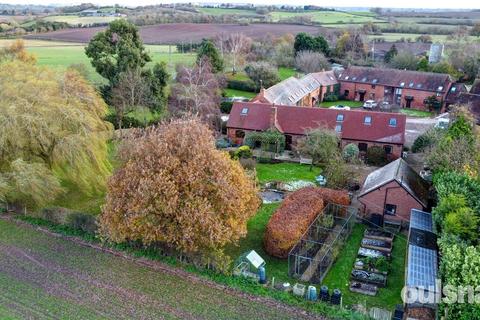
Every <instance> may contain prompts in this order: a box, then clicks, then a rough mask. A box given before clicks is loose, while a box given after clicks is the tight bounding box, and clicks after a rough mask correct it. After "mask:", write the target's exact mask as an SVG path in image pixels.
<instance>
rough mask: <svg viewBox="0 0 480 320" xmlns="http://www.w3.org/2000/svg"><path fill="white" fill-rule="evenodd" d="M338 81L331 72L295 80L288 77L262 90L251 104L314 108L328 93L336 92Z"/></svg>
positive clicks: (313, 74) (309, 75)
mask: <svg viewBox="0 0 480 320" xmlns="http://www.w3.org/2000/svg"><path fill="white" fill-rule="evenodd" d="M337 86H338V81H337V79H336V77H335V74H334V72H333V71H322V72H315V73H310V74H307V75H306V76H304V77H302V78H300V79H297V78H295V77H290V78H288V79H285V80H283V81H282V82H279V83H277V84H276V85H273V86H271V87H270V88H268V89H264V88H262V89H261V90H260V93H259V94H258V95H257V96H256V97H254V98H253V99H252V100H251V101H252V102H259V103H272V104H278V105H285V106H297V107H314V106H315V105H317V103H319V102H322V101H323V99H324V98H325V96H326V95H327V94H329V93H334V92H335V91H338V88H337Z"/></svg>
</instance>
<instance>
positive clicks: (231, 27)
mask: <svg viewBox="0 0 480 320" xmlns="http://www.w3.org/2000/svg"><path fill="white" fill-rule="evenodd" d="M104 29H105V27H97V28H79V29H65V30H59V31H53V32H47V33H41V34H35V35H30V36H26V37H25V38H26V39H44V40H56V41H70V42H83V43H86V42H88V41H90V39H91V38H92V37H93V36H94V35H95V34H96V33H97V32H99V31H102V30H104ZM321 30H322V31H324V32H325V28H321V27H314V26H302V25H288V24H250V25H239V24H214V23H169V24H158V25H152V26H144V27H140V35H141V37H142V39H143V41H144V42H145V43H146V44H178V43H188V42H190V41H191V42H194V43H197V42H200V41H202V39H204V38H213V37H215V36H216V35H219V34H221V33H243V34H245V35H247V36H249V37H252V38H255V39H258V38H262V37H264V36H266V35H267V34H269V33H270V34H272V35H275V36H282V35H284V34H285V33H291V34H297V33H300V32H307V33H312V34H317V33H319V32H320V31H321Z"/></svg>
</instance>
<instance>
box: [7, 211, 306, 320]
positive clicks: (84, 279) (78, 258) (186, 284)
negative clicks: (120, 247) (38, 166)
mask: <svg viewBox="0 0 480 320" xmlns="http://www.w3.org/2000/svg"><path fill="white" fill-rule="evenodd" d="M0 271H1V272H0V319H40V320H41V319H259V318H262V319H292V318H294V317H295V318H297V317H299V316H300V317H301V318H302V319H309V318H311V317H309V316H308V315H304V314H301V313H300V312H299V311H298V310H292V309H288V308H286V307H284V306H283V305H280V304H275V303H274V305H273V306H272V304H271V303H269V305H267V304H265V301H259V299H261V298H255V299H253V298H251V297H250V296H248V295H241V294H238V293H235V292H232V291H226V290H225V289H223V288H222V287H219V286H216V285H215V284H214V283H212V282H210V281H208V280H200V279H199V278H197V277H196V276H193V275H187V274H186V273H184V272H182V271H180V270H176V269H173V268H171V267H168V266H166V265H163V264H161V263H154V262H152V263H150V264H149V266H147V265H145V264H138V263H135V262H134V261H131V260H127V259H125V258H122V257H117V256H113V255H111V254H107V253H103V252H101V251H98V250H96V249H92V248H88V247H84V246H80V245H78V244H75V243H73V242H71V241H66V240H63V239H60V238H56V237H52V236H49V235H46V234H44V233H42V232H38V231H35V230H34V229H33V228H31V227H27V226H18V225H16V224H14V223H12V222H7V221H4V220H0Z"/></svg>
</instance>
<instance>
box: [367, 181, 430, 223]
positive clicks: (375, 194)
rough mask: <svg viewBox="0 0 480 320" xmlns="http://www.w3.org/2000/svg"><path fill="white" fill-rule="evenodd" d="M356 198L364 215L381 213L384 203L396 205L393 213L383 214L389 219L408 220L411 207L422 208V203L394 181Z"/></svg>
mask: <svg viewBox="0 0 480 320" xmlns="http://www.w3.org/2000/svg"><path fill="white" fill-rule="evenodd" d="M358 200H359V201H360V202H361V203H362V204H363V205H364V209H365V212H364V214H365V215H366V216H369V215H370V214H372V213H379V214H382V213H383V209H384V208H385V204H386V203H388V204H394V205H396V206H397V211H396V214H395V215H385V217H386V218H388V219H390V220H399V221H404V222H406V221H410V211H411V210H412V209H418V210H423V207H422V205H421V204H420V203H418V201H417V200H415V198H413V197H412V196H411V195H410V194H409V193H408V192H407V191H406V190H405V189H404V188H402V187H401V186H400V185H399V184H398V183H397V182H396V181H392V182H389V183H387V184H386V185H384V186H382V187H380V188H379V189H377V190H374V191H371V192H370V193H367V194H366V195H364V196H362V197H359V198H358Z"/></svg>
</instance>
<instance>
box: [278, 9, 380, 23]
mask: <svg viewBox="0 0 480 320" xmlns="http://www.w3.org/2000/svg"><path fill="white" fill-rule="evenodd" d="M269 15H270V17H271V19H272V21H274V22H278V21H280V20H285V19H290V18H294V17H299V16H308V17H310V18H311V19H312V21H313V22H317V23H320V24H338V23H350V24H357V23H365V22H384V21H382V20H379V19H377V18H375V17H374V16H371V15H363V14H356V13H350V12H341V11H302V12H286V11H274V12H271V13H270V14H269Z"/></svg>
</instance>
